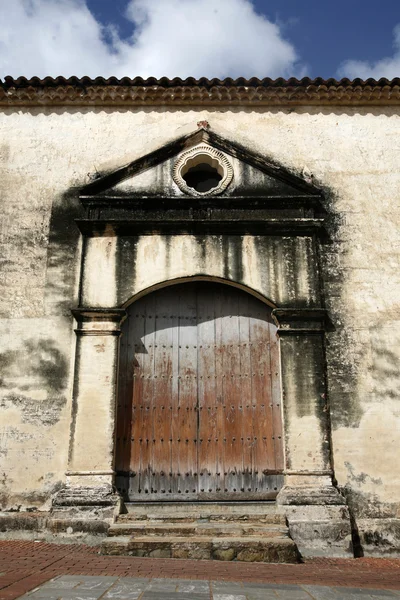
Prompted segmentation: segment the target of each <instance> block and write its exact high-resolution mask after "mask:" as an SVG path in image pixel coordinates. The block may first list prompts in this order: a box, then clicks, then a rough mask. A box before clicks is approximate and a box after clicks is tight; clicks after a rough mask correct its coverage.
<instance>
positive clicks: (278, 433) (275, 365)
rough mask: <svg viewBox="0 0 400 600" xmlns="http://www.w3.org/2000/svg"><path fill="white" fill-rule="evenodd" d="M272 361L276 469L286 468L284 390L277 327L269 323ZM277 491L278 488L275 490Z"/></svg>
mask: <svg viewBox="0 0 400 600" xmlns="http://www.w3.org/2000/svg"><path fill="white" fill-rule="evenodd" d="M269 340H270V348H271V352H270V361H271V404H272V407H271V408H272V429H273V438H274V454H275V469H276V470H277V471H280V470H283V468H284V455H283V439H282V437H283V435H282V406H281V403H282V392H281V377H280V353H279V339H278V335H277V327H276V325H275V324H274V323H272V322H270V323H269ZM275 491H276V490H275Z"/></svg>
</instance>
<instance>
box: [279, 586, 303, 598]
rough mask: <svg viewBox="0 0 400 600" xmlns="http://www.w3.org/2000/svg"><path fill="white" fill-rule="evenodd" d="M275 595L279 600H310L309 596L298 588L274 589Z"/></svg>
mask: <svg viewBox="0 0 400 600" xmlns="http://www.w3.org/2000/svg"><path fill="white" fill-rule="evenodd" d="M275 593H276V595H277V596H278V598H280V599H281V600H310V595H309V594H308V593H307V592H306V591H305V590H302V589H301V588H300V587H299V588H298V589H294V590H290V589H287V588H286V589H276V590H275Z"/></svg>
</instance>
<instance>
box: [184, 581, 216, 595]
mask: <svg viewBox="0 0 400 600" xmlns="http://www.w3.org/2000/svg"><path fill="white" fill-rule="evenodd" d="M177 592H179V593H181V594H191V593H200V594H208V595H209V594H210V584H209V582H208V581H196V580H195V579H194V580H192V581H190V580H182V579H181V581H180V582H179V583H178V587H177Z"/></svg>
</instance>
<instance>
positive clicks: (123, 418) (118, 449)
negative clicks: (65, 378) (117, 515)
mask: <svg viewBox="0 0 400 600" xmlns="http://www.w3.org/2000/svg"><path fill="white" fill-rule="evenodd" d="M128 334H129V320H127V321H125V323H124V325H123V328H122V334H121V340H120V352H119V373H118V401H117V431H116V444H115V453H116V460H115V469H116V471H124V472H127V471H128V470H129V455H130V445H127V444H125V443H124V432H125V427H126V422H127V421H128V420H129V421H130V412H131V400H132V397H131V394H130V393H129V390H128V389H127V360H128V339H129V335H128ZM131 393H132V391H131Z"/></svg>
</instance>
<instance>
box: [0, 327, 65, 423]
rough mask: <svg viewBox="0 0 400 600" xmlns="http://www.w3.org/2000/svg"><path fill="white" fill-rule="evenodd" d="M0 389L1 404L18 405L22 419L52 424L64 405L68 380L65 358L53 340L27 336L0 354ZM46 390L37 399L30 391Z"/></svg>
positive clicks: (4, 406) (3, 405) (25, 421)
mask: <svg viewBox="0 0 400 600" xmlns="http://www.w3.org/2000/svg"><path fill="white" fill-rule="evenodd" d="M0 364H1V365H2V378H1V385H2V389H3V390H4V391H5V392H6V393H5V394H4V396H3V397H2V398H1V399H0V406H1V407H2V408H8V407H11V406H14V407H17V408H19V409H20V411H21V419H22V422H23V423H31V424H36V425H46V426H49V425H54V424H55V423H57V421H58V420H59V417H60V413H61V411H62V409H63V408H64V406H65V404H66V402H67V398H66V393H65V392H66V388H67V383H68V360H67V358H66V356H65V355H64V354H63V353H62V352H61V350H60V349H59V348H58V347H57V345H56V343H55V342H54V340H52V339H50V338H48V339H47V338H46V339H39V340H37V339H35V338H29V339H27V340H26V341H25V342H24V343H23V344H22V345H21V346H20V347H19V348H18V349H16V350H12V351H8V352H7V351H6V352H5V353H2V354H1V355H0ZM36 391H39V393H43V391H45V393H46V399H44V400H36V399H35V398H34V397H33V398H32V397H31V395H30V392H31V394H32V392H36Z"/></svg>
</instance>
